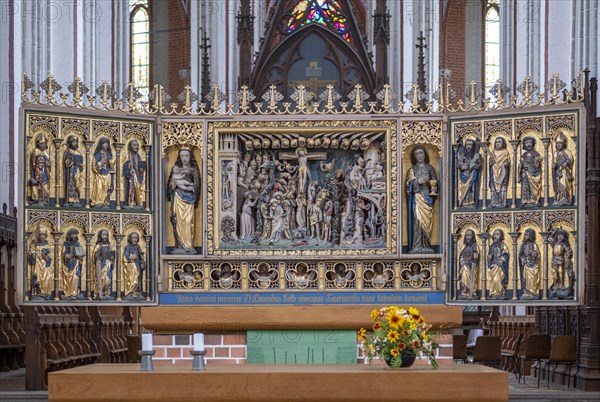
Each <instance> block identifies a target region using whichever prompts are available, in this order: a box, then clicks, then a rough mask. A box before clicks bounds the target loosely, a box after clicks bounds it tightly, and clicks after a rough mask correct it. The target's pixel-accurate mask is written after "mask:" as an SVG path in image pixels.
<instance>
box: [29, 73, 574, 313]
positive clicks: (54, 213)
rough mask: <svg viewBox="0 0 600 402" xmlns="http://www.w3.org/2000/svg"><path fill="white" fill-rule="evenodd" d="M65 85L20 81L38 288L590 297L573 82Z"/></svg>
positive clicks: (426, 297)
mask: <svg viewBox="0 0 600 402" xmlns="http://www.w3.org/2000/svg"><path fill="white" fill-rule="evenodd" d="M47 81H48V80H47ZM52 84H53V83H52V79H51V77H50V78H49V82H46V86H45V87H44V88H46V89H45V97H42V96H41V94H40V93H37V92H36V93H34V94H33V95H29V94H28V93H26V91H27V90H28V88H27V86H25V89H24V94H23V99H24V107H23V111H22V117H23V119H22V122H23V124H22V128H23V132H22V137H21V138H22V139H23V141H22V142H21V143H22V147H21V150H20V152H21V157H22V160H23V161H24V162H25V174H24V175H23V179H22V182H21V187H20V188H21V189H22V192H21V195H20V196H21V205H22V208H21V209H20V213H21V217H22V219H21V220H20V222H23V225H22V227H21V241H22V244H23V248H22V255H21V260H22V264H20V267H22V272H21V287H22V302H23V303H29V304H39V303H42V304H47V303H54V304H79V303H81V304H86V303H91V304H111V303H118V304H125V303H130V304H136V305H140V304H156V303H160V304H217V305H218V304H377V303H378V304H381V303H399V304H403V303H440V304H441V303H444V302H449V303H456V304H470V303H477V304H485V303H489V304H515V303H523V304H536V305H539V304H553V303H562V304H564V303H567V304H568V303H572V304H578V303H580V301H581V290H582V283H581V282H582V281H581V278H582V270H583V264H582V258H583V238H582V235H581V234H582V233H583V224H584V222H583V219H582V216H583V212H584V211H583V207H584V203H583V187H584V186H583V184H582V183H583V180H584V179H583V173H582V172H583V169H584V166H585V163H584V161H585V157H584V151H585V136H584V133H585V131H584V129H583V127H582V121H584V120H583V116H582V108H581V107H580V105H579V104H578V103H576V102H577V101H580V99H579V98H578V95H577V94H573V93H571V94H570V95H569V96H570V97H569V98H568V100H567V101H565V102H563V101H559V100H558V96H557V94H556V93H553V96H552V101H551V102H549V103H552V105H547V106H543V105H542V104H541V103H542V101H541V100H542V98H539V99H540V100H539V101H537V103H536V102H535V101H532V98H531V97H530V95H529V94H527V96H526V99H524V100H523V101H522V103H520V104H517V103H516V99H514V98H511V100H510V101H508V102H507V103H504V98H503V97H502V95H499V97H498V99H497V100H496V102H491V101H489V100H485V101H484V102H483V105H481V104H480V103H477V102H474V103H471V104H470V105H469V106H465V105H466V104H464V103H459V104H458V105H457V104H453V103H452V102H450V101H447V100H445V99H444V97H442V99H439V100H438V104H437V105H436V106H434V105H433V104H432V103H430V104H428V105H427V110H422V109H421V106H419V105H418V101H417V99H416V98H415V99H414V100H413V103H412V104H411V103H407V104H403V103H397V104H393V103H392V102H391V92H390V89H389V87H387V86H386V87H384V89H383V90H382V92H380V93H379V94H378V96H377V97H376V99H377V100H376V101H371V100H370V99H369V97H368V95H366V94H363V92H364V91H361V88H360V86H357V88H356V90H355V91H353V92H352V93H351V94H349V95H348V97H347V100H348V101H347V102H340V99H339V96H338V97H336V96H334V95H336V94H335V93H334V91H333V90H332V88H331V87H329V88H328V89H327V90H326V91H325V92H324V94H325V95H324V96H323V97H322V98H321V99H323V102H322V103H318V102H310V101H308V100H307V98H306V90H305V89H304V87H302V86H300V87H299V89H298V91H297V92H296V93H295V94H294V95H293V96H292V99H293V102H291V103H286V102H283V99H282V96H281V95H280V94H279V93H278V92H277V90H276V89H275V87H271V88H270V89H269V91H268V92H267V94H266V95H265V97H264V99H265V101H264V102H258V103H254V102H251V101H252V99H251V96H250V95H251V94H250V93H249V92H247V90H246V89H243V90H242V91H241V94H240V98H239V103H238V104H237V105H235V106H234V105H223V104H222V102H221V97H220V94H219V91H218V88H217V87H215V88H214V89H213V103H212V104H204V103H202V104H196V103H195V102H193V96H192V95H193V94H191V92H190V91H189V89H187V90H186V91H187V92H186V93H185V95H186V96H184V97H183V99H184V106H183V107H182V108H181V109H177V108H176V107H175V106H172V107H171V108H170V109H169V108H166V107H164V106H163V105H162V97H161V94H160V88H157V93H156V96H155V100H154V102H153V104H151V105H148V104H141V103H139V102H136V100H135V97H134V95H133V92H134V91H133V88H132V87H130V91H129V92H128V93H127V94H126V97H125V99H124V100H122V101H118V102H117V103H116V106H115V104H114V103H113V102H112V101H109V100H108V97H109V96H108V93H109V91H108V88H107V84H106V83H105V84H104V86H103V87H102V86H101V87H100V88H99V92H98V94H99V96H98V98H91V97H90V98H88V100H83V98H82V97H81V94H80V93H79V92H77V90H78V89H77V88H79V87H76V88H75V92H74V93H73V95H72V97H69V96H66V95H63V96H58V95H57V94H56V93H54V92H55V91H56V89H53V85H52ZM77 85H81V84H80V83H79V82H78V83H77ZM53 91H54V92H53ZM555 92H556V91H555ZM415 94H416V91H415ZM446 99H447V98H446ZM457 112H462V113H460V114H458V113H457ZM465 112H466V113H465ZM469 112H472V113H471V114H469Z"/></svg>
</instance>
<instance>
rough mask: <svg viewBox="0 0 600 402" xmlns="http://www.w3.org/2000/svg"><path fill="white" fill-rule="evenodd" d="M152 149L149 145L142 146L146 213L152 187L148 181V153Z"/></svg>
mask: <svg viewBox="0 0 600 402" xmlns="http://www.w3.org/2000/svg"><path fill="white" fill-rule="evenodd" d="M151 150H152V147H151V146H150V145H144V151H145V152H146V169H145V170H144V180H145V181H146V190H145V193H146V195H145V200H146V211H150V187H151V185H152V183H151V181H150V151H151Z"/></svg>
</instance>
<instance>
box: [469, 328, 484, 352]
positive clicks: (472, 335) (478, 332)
mask: <svg viewBox="0 0 600 402" xmlns="http://www.w3.org/2000/svg"><path fill="white" fill-rule="evenodd" d="M480 336H483V329H481V328H474V329H472V330H470V331H469V336H468V338H467V354H469V355H472V354H473V348H474V347H475V342H476V341H477V338H478V337H480Z"/></svg>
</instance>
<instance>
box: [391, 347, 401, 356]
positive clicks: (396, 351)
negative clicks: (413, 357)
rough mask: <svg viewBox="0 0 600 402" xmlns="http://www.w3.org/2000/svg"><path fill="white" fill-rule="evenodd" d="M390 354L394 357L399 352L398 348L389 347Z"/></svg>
mask: <svg viewBox="0 0 600 402" xmlns="http://www.w3.org/2000/svg"><path fill="white" fill-rule="evenodd" d="M390 354H391V355H392V356H393V357H396V356H398V355H399V354H400V350H398V348H392V349H390Z"/></svg>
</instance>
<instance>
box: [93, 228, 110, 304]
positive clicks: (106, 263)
mask: <svg viewBox="0 0 600 402" xmlns="http://www.w3.org/2000/svg"><path fill="white" fill-rule="evenodd" d="M93 264H94V271H93V282H94V284H93V289H94V291H95V292H96V299H98V300H102V299H110V298H112V296H111V293H112V291H113V281H112V279H113V270H114V265H115V251H114V250H113V249H112V245H111V244H110V237H109V234H108V230H106V229H102V230H100V232H98V238H97V240H96V245H95V246H94V252H93Z"/></svg>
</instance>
